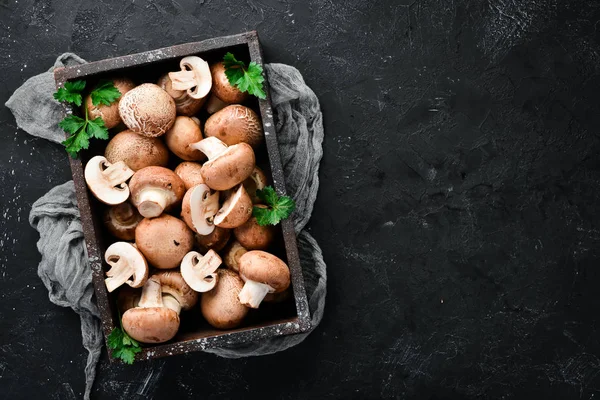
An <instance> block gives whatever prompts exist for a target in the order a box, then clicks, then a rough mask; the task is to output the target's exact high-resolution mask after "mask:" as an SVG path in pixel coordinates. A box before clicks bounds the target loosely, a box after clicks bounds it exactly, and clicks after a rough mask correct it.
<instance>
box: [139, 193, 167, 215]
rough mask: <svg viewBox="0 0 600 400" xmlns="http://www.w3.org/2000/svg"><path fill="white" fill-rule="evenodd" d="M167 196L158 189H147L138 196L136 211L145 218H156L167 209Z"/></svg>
mask: <svg viewBox="0 0 600 400" xmlns="http://www.w3.org/2000/svg"><path fill="white" fill-rule="evenodd" d="M167 203H168V199H167V194H166V193H165V192H164V191H163V190H160V189H155V188H148V189H146V190H143V191H142V192H141V193H140V195H139V205H138V211H139V212H140V214H142V216H143V217H145V218H154V217H158V216H159V215H160V214H162V213H163V211H164V210H165V208H166V207H167Z"/></svg>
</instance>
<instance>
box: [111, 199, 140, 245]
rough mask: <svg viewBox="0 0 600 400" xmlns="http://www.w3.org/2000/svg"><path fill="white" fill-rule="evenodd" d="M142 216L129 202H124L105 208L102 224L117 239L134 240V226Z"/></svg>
mask: <svg viewBox="0 0 600 400" xmlns="http://www.w3.org/2000/svg"><path fill="white" fill-rule="evenodd" d="M143 218H144V217H142V216H141V215H140V213H138V211H137V210H136V208H135V207H134V206H132V205H131V203H129V202H125V203H121V204H118V205H116V206H112V207H110V208H108V209H106V211H105V212H104V226H106V229H107V230H108V232H109V233H110V234H111V235H113V236H114V237H116V238H118V239H121V240H134V239H135V228H136V227H137V226H138V224H139V223H140V221H141V220H142V219H143Z"/></svg>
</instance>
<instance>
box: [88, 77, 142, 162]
mask: <svg viewBox="0 0 600 400" xmlns="http://www.w3.org/2000/svg"><path fill="white" fill-rule="evenodd" d="M112 81H113V85H115V87H116V88H117V89H118V90H119V92H121V97H119V99H118V100H117V101H115V102H114V103H112V104H111V105H109V106H106V105H104V104H98V105H97V106H95V105H94V103H92V96H91V94H88V95H87V96H86V97H85V107H87V111H88V116H89V118H90V119H95V118H98V117H100V118H102V120H103V121H104V126H106V129H112V128H114V127H115V126H117V125H119V123H120V122H121V116H120V115H119V102H120V101H121V98H123V95H124V94H125V93H127V92H129V91H130V90H131V89H133V88H134V87H135V83H133V81H132V80H130V79H127V78H116V79H113V80H112ZM111 162H112V161H111ZM130 168H131V167H130Z"/></svg>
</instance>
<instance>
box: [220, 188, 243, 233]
mask: <svg viewBox="0 0 600 400" xmlns="http://www.w3.org/2000/svg"><path fill="white" fill-rule="evenodd" d="M251 216H252V201H251V200H250V197H248V193H246V189H244V185H238V187H237V188H236V189H235V190H234V191H232V193H231V194H230V195H229V197H228V198H227V199H226V200H225V202H224V203H223V206H222V207H221V208H220V209H219V211H218V212H217V214H216V215H215V217H214V224H215V225H216V226H219V227H221V228H230V229H231V228H237V227H238V226H240V225H242V224H244V223H245V222H246V221H248V219H249V218H250V217H251Z"/></svg>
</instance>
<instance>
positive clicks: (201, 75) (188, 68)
mask: <svg viewBox="0 0 600 400" xmlns="http://www.w3.org/2000/svg"><path fill="white" fill-rule="evenodd" d="M179 66H180V67H181V71H177V72H169V78H170V79H171V86H172V88H173V89H174V90H185V91H186V92H187V94H188V96H190V97H191V98H193V99H202V98H204V97H206V95H207V94H208V93H209V92H210V89H211V88H212V75H211V73H210V67H209V66H208V63H207V62H206V61H204V60H203V59H201V58H200V57H197V56H188V57H184V58H182V59H181V61H180V62H179Z"/></svg>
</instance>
